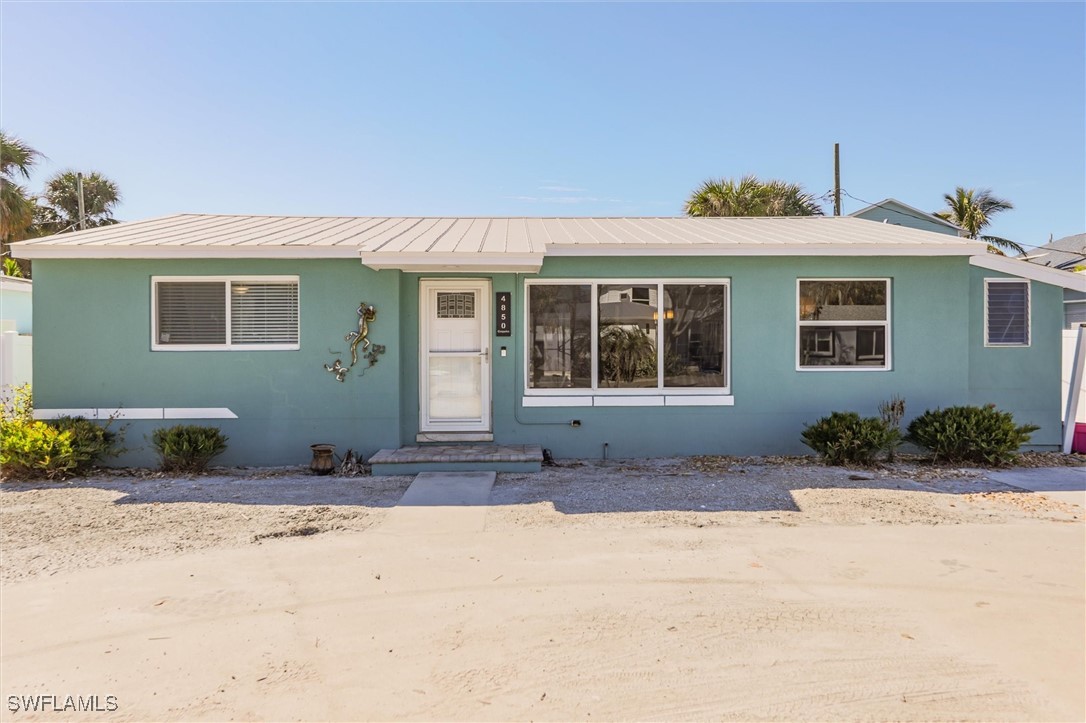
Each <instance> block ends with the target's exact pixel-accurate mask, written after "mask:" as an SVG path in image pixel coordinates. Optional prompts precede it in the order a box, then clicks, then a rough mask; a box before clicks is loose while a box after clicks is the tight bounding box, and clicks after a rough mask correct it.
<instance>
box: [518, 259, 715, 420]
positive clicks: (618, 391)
mask: <svg viewBox="0 0 1086 723" xmlns="http://www.w3.org/2000/svg"><path fill="white" fill-rule="evenodd" d="M626 284H629V285H631V286H655V287H656V294H657V298H658V299H659V305H660V307H661V308H660V311H661V312H662V311H663V299H664V286H666V285H668V284H676V285H678V284H683V285H689V286H696V285H698V284H706V285H713V286H723V287H724V304H725V306H726V307H727V308H726V309H725V311H724V331H725V335H726V338H725V340H724V349H725V355H726V356H727V359H725V374H726V376H725V382H726V385H725V386H723V387H666V386H664V374H663V365H664V359H663V355H662V354H660V353H659V350H660V349H662V348H663V342H664V339H663V335H664V320H663V319H659V320H658V323H657V325H656V349H657V355H656V386H655V387H648V388H638V389H622V388H614V387H600V386H599V383H600V382H599V343H600V339H599V312H600V309H599V287H600V286H601V285H607V286H622V285H626ZM533 286H588V287H589V288H590V295H591V298H590V303H591V310H592V314H591V323H592V346H591V352H590V353H591V355H592V372H591V374H592V386H591V387H583V388H579V389H533V388H532V387H530V386H529V383H528V382H529V379H528V376H529V375H528V367H529V359H531V348H530V341H531V319H530V311H531V310H530V308H529V306H530V304H529V295H530V289H531V287H533ZM521 306H523V307H524V308H523V309H522V310H521V314H522V319H523V324H524V340H523V343H524V348H523V353H524V356H523V359H524V363H523V364H522V365H521V367H522V368H521V373H522V374H523V379H522V382H521V383H522V384H523V387H522V388H523V389H524V397H525V399H524V406H531V407H544V406H548V407H549V406H599V407H604V406H659V407H662V406H731V405H732V404H733V403H734V400H733V398H732V396H731V393H732V392H731V389H732V286H731V278H670V277H669V278H658V277H657V278H651V279H629V278H618V279H606V278H591V279H586V278H571V279H525V280H524V297H523V303H522V304H521ZM529 397H538V398H539V399H534V400H529V399H528V398H529ZM545 397H554V398H555V399H554V403H548V402H547V401H545V400H544V399H542V398H545ZM614 397H627V398H628V399H626V400H623V399H614ZM608 398H610V399H608Z"/></svg>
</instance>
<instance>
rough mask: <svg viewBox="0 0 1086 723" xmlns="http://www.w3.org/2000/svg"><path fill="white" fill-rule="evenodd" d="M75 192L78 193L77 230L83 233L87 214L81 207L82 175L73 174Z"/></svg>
mask: <svg viewBox="0 0 1086 723" xmlns="http://www.w3.org/2000/svg"><path fill="white" fill-rule="evenodd" d="M75 184H76V190H78V191H79V230H80V231H83V230H85V229H86V228H87V212H86V208H84V206H83V174H82V173H77V174H75Z"/></svg>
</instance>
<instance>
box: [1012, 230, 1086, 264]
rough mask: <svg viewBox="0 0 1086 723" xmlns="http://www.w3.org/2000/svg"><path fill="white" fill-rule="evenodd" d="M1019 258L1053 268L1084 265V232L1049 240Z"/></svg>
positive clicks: (1085, 246)
mask: <svg viewBox="0 0 1086 723" xmlns="http://www.w3.org/2000/svg"><path fill="white" fill-rule="evenodd" d="M1019 258H1022V259H1023V260H1024V261H1029V262H1031V263H1034V264H1039V265H1041V266H1051V267H1052V268H1055V269H1073V268H1074V267H1076V266H1086V233H1077V234H1075V235H1074V236H1064V237H1063V238H1060V239H1056V240H1055V241H1049V242H1048V243H1046V244H1045V245H1044V246H1041V247H1039V248H1036V249H1034V250H1032V251H1030V252H1029V253H1027V254H1026V255H1025V256H1024V257H1019Z"/></svg>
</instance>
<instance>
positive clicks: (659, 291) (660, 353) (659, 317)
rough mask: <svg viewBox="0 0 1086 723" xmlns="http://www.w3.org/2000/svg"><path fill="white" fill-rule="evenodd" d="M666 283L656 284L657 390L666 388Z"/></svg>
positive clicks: (659, 282)
mask: <svg viewBox="0 0 1086 723" xmlns="http://www.w3.org/2000/svg"><path fill="white" fill-rule="evenodd" d="M666 317H667V313H666V312H665V311H664V282H663V281H658V282H656V388H657V389H659V390H663V388H664V320H665V318H666Z"/></svg>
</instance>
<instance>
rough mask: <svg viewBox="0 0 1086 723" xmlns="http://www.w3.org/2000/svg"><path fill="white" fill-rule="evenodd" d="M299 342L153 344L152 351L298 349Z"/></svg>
mask: <svg viewBox="0 0 1086 723" xmlns="http://www.w3.org/2000/svg"><path fill="white" fill-rule="evenodd" d="M301 348H302V347H301V345H299V344H235V345H232V346H227V345H224V344H152V345H151V351H298V350H299V349H301Z"/></svg>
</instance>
